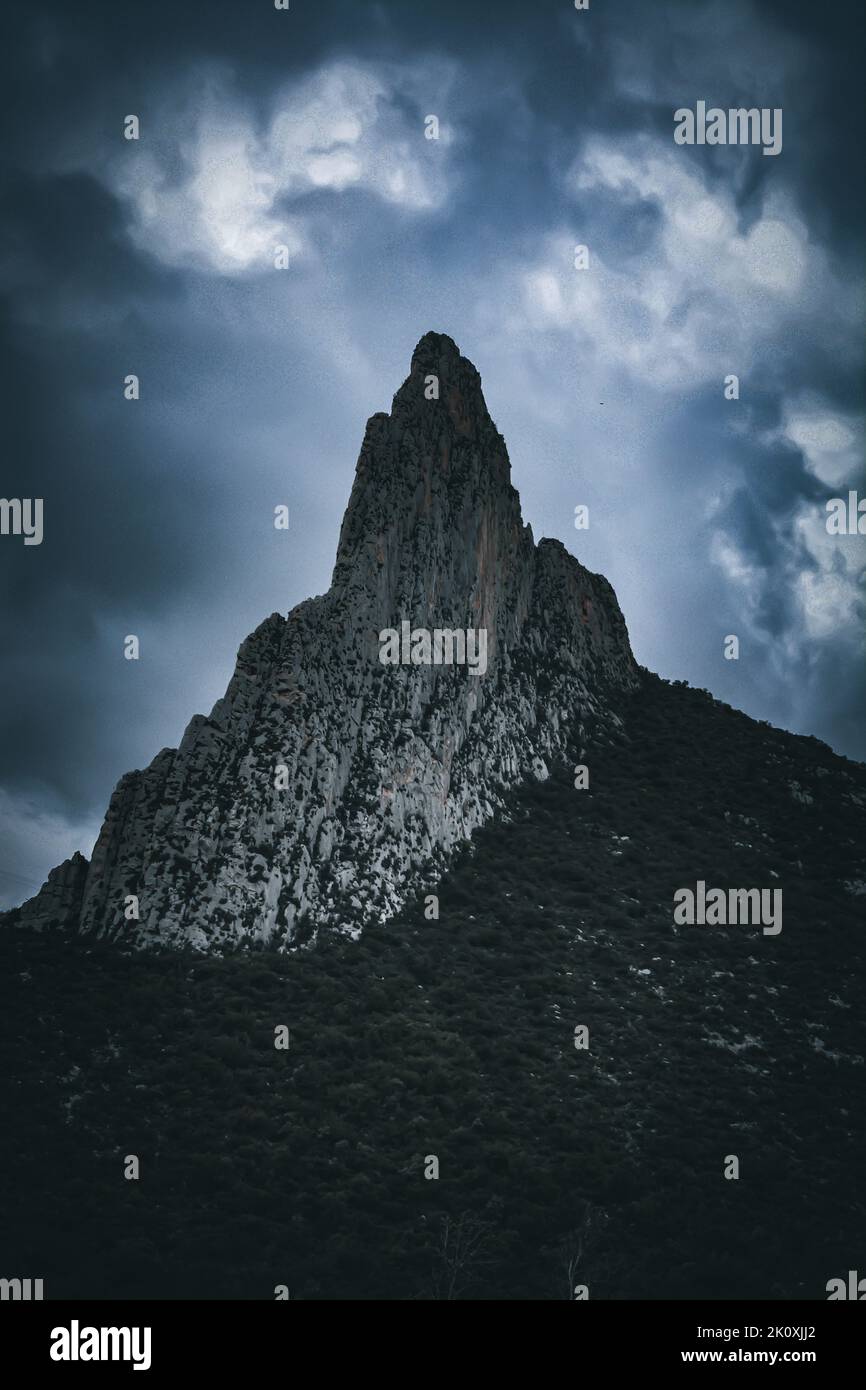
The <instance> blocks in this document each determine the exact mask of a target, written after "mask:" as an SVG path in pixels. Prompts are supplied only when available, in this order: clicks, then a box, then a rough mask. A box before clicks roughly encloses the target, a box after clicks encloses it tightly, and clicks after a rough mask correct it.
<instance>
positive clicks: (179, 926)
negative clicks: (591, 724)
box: [19, 333, 636, 950]
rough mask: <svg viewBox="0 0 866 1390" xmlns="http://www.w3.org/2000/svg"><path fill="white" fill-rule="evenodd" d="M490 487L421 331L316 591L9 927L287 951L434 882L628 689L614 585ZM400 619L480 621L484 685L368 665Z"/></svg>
mask: <svg viewBox="0 0 866 1390" xmlns="http://www.w3.org/2000/svg"><path fill="white" fill-rule="evenodd" d="M431 378H436V382H437V384H438V398H437V397H436V395H435V388H434V386H433V384H432V383H431V380H430V379H431ZM428 397H430V398H428ZM510 474H511V469H510V464H509V461H508V454H507V451H506V448H505V443H504V440H503V439H502V437H501V435H500V434H499V433H498V431H497V429H496V426H495V425H494V423H493V421H492V420H491V418H490V415H489V414H488V411H487V407H486V405H485V403H484V397H483V395H482V391H481V378H480V377H479V375H478V372H477V371H476V370H475V368H474V367H473V366H472V364H471V363H470V362H468V361H467V360H466V359H465V358H464V357H461V355H460V353H459V350H458V349H457V347H456V345H455V344H454V343H453V342H452V340H451V339H450V338H447V337H444V336H442V335H440V334H436V333H428V334H426V336H425V337H424V338H422V339H421V341H420V342H419V344H418V346H417V347H416V349H415V352H414V354H413V356H412V364H411V369H410V373H409V376H408V377H407V379H406V381H405V382H404V383H403V385H402V386H401V387H400V389H399V391H398V392H397V394H396V396H395V397H394V401H393V406H392V410H391V414H390V415H385V414H378V415H374V416H373V417H372V418H371V419H370V420H369V421H368V424H367V429H366V433H365V437H364V442H363V445H362V448H361V454H360V458H359V460H358V466H357V472H356V476H355V482H354V486H353V488H352V494H351V497H350V499H349V505H348V508H347V510H346V515H345V517H344V520H343V525H342V529H341V532H340V540H339V545H338V550H337V560H336V564H335V567H334V574H333V581H332V585H331V588H330V590H329V591H328V593H327V594H325V595H324V596H323V597H320V598H315V599H309V600H307V601H306V602H304V603H301V604H300V605H299V606H298V607H297V608H295V609H294V610H293V611H292V612H291V613H290V614H289V615H288V617H287V618H283V617H282V616H280V615H279V614H273V615H272V616H271V617H270V618H267V619H266V620H265V621H264V622H263V623H262V624H261V625H260V626H259V627H258V628H257V629H256V631H255V632H254V633H253V634H252V635H251V636H250V637H249V638H248V639H247V640H246V641H245V642H244V643H243V645H242V646H241V649H240V651H239V653H238V660H237V666H236V668H235V673H234V675H233V677H232V680H231V682H230V684H229V687H228V690H227V691H226V694H225V696H224V698H223V699H221V700H219V701H218V702H217V704H216V705H215V706H214V708H213V710H212V711H211V714H210V716H209V717H208V718H205V717H204V716H201V715H196V716H195V717H194V718H193V719H192V721H191V723H190V725H189V727H188V728H187V730H186V733H185V734H184V737H183V740H182V742H181V745H180V747H179V748H178V749H177V750H176V751H175V750H170V749H166V750H164V751H163V752H161V753H160V754H159V755H158V756H157V757H156V758H155V759H154V761H153V762H152V763H151V764H150V766H149V767H148V768H146V769H145V770H144V771H143V772H131V773H128V774H127V775H126V776H125V777H123V778H122V779H121V781H120V782H119V784H118V786H117V789H116V790H115V792H114V795H113V796H112V798H111V803H110V805H109V808H108V812H107V815H106V818H105V823H104V825H103V827H102V831H101V834H100V836H99V839H98V841H97V844H96V847H95V849H94V852H93V858H92V861H91V863H90V866H89V868H88V869H87V871H86V877H85V875H84V872H83V870H82V869H81V865H85V866H86V861H84V860H81V859H80V856H78V860H79V861H80V862H79V866H78V867H77V868H76V869H75V872H74V874H73V875H72V878H74V885H73V887H70V889H69V891H65V890H64V891H63V892H59V891H58V881H57V876H58V875H66V874H67V871H68V865H66V866H61V869H58V870H54V871H53V873H52V875H51V877H50V878H49V881H48V883H47V884H46V885H45V887H44V888H43V889H42V890H41V892H40V893H39V894H38V895H37V897H35V898H33V899H31V900H30V902H28V903H25V904H24V906H23V907H22V908H21V909H19V916H20V920H21V921H25V922H26V921H32V922H33V923H34V924H38V925H47V924H48V923H49V921H51V922H55V923H58V924H62V925H72V926H75V925H77V926H78V927H79V929H80V930H81V931H84V932H94V933H96V934H98V935H100V936H109V937H113V936H124V937H127V938H129V939H130V940H132V941H133V942H134V943H135V944H139V945H147V944H151V943H165V944H173V945H184V944H189V945H192V946H194V947H197V948H200V949H217V950H218V949H221V948H223V947H224V946H226V945H229V944H235V943H240V942H246V943H252V942H255V941H274V940H276V941H277V942H278V943H279V944H280V945H283V946H286V947H288V946H290V945H291V944H292V943H293V941H294V942H295V943H297V942H298V941H299V940H302V939H304V938H305V937H306V936H307V935H308V933H309V932H310V931H311V930H315V929H318V928H323V927H331V928H336V929H340V930H343V931H349V932H353V933H355V932H357V931H359V930H361V929H362V928H363V926H364V923H365V922H369V921H373V920H380V919H382V918H385V917H388V916H389V915H391V914H392V913H393V912H394V911H396V910H397V908H398V907H399V906H400V905H401V904H402V903H403V902H404V901H406V899H407V897H408V896H410V895H411V894H413V893H415V892H418V891H420V890H422V889H424V888H427V887H430V888H432V886H433V885H434V884H435V882H436V879H437V877H438V875H439V873H440V872H441V870H442V869H443V868H444V866H445V865H446V864H447V862H448V859H449V856H450V854H451V853H452V851H453V850H454V849H455V847H456V846H457V845H458V844H460V843H461V842H462V841H465V840H466V839H468V838H469V837H470V836H471V835H472V832H473V830H474V829H475V828H476V827H477V826H479V825H481V824H482V823H483V822H485V821H486V820H488V819H489V818H490V817H491V816H493V815H494V814H495V813H496V811H497V810H498V809H500V808H501V807H502V806H503V797H504V794H505V793H506V792H507V790H508V789H509V788H510V787H513V786H514V785H515V784H516V783H518V782H520V781H521V780H523V779H524V778H526V777H527V776H535V777H538V778H544V777H546V776H547V773H548V764H549V762H550V760H551V759H555V758H557V757H562V756H564V755H565V753H566V751H567V750H568V749H569V748H570V746H571V743H572V740H573V738H574V734H575V730H576V729H579V726H580V722H581V720H582V719H583V718H584V717H586V716H589V715H592V716H593V717H595V718H601V719H605V718H615V715H613V713H612V712H611V711H610V709H609V708H608V707H607V701H608V700H609V699H610V695H611V692H612V691H615V690H616V688H617V687H619V688H621V689H625V688H628V687H630V686H632V685H633V684H634V682H635V677H636V667H635V663H634V659H633V657H632V654H631V649H630V646H629V641H628V634H627V632H626V627H625V623H624V621H623V617H622V614H621V613H620V610H619V606H618V604H617V601H616V596H615V595H614V592H613V590H612V588H611V586H610V585H609V584H608V583H607V581H606V580H605V579H602V578H601V577H600V576H598V575H593V574H590V573H589V572H588V571H587V570H585V569H584V568H583V566H582V565H580V564H579V563H578V561H577V560H575V559H574V557H573V556H571V555H570V554H569V553H568V552H567V551H566V549H565V547H564V546H562V545H561V544H560V543H559V542H558V541H541V542H540V544H539V545H538V546H536V545H535V544H534V542H533V538H532V532H531V529H530V528H529V526H524V524H523V520H522V517H521V514H520V499H519V497H518V495H517V492H516V491H515V489H514V488H513V487H512V485H511V478H510ZM404 621H408V622H409V623H411V625H412V627H413V628H421V627H423V628H426V629H428V630H433V629H436V628H446V629H463V630H464V631H465V630H466V629H474V630H476V631H477V630H478V629H482V628H483V629H486V632H487V668H486V672H485V673H484V674H483V675H481V674H472V673H470V671H469V670H468V669H467V667H466V666H465V665H464V666H460V665H453V666H452V665H383V664H382V662H381V660H380V633H381V632H382V630H383V629H387V628H392V629H396V630H398V631H399V629H400V625H401V623H402V622H404ZM68 862H69V864H71V863H73V861H68ZM79 878H81V879H82V882H80V883H79V881H78V879H79ZM63 881H64V883H65V882H66V879H65V877H64V879H63ZM73 888H74V891H73ZM130 895H135V897H137V899H138V904H139V914H140V916H139V919H138V920H135V919H131V920H127V919H126V917H125V915H124V905H125V901H126V900H127V899H128V897H129V896H130Z"/></svg>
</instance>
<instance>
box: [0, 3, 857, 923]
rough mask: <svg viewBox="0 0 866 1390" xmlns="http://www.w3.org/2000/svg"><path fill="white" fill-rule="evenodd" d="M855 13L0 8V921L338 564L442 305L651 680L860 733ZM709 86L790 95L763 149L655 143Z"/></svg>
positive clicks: (741, 99) (738, 99) (815, 726)
mask: <svg viewBox="0 0 866 1390" xmlns="http://www.w3.org/2000/svg"><path fill="white" fill-rule="evenodd" d="M862 8H863V7H862V4H861V3H860V0H856V2H855V0H851V3H850V4H845V3H841V0H827V3H824V4H822V5H815V4H813V3H811V2H810V0H802V3H801V0H760V2H759V3H756V4H750V3H746V0H732V2H731V3H723V0H718V2H717V3H703V0H654V2H653V3H649V0H590V7H589V9H588V10H587V11H583V12H578V11H576V10H575V8H574V5H573V3H571V0H531V2H530V0H525V3H516V0H478V3H467V0H437V3H435V4H428V3H423V0H417V3H415V0H387V2H386V3H379V4H365V3H358V0H291V4H290V8H289V10H288V11H277V10H276V9H275V8H274V6H273V3H272V0H234V3H228V2H227V0H188V3H184V4H182V5H178V4H177V3H176V0H172V3H170V4H168V3H164V2H163V0H149V3H148V4H147V5H123V4H116V3H87V0H83V3H81V4H78V5H75V6H70V5H67V4H56V3H51V0H49V2H48V3H41V4H40V5H38V6H33V5H32V4H27V5H21V6H18V7H16V5H15V4H14V3H13V4H12V5H11V6H10V7H9V8H8V10H7V14H8V15H9V17H10V20H11V22H10V24H9V30H10V32H11V35H12V37H11V40H10V41H9V43H8V44H7V46H6V52H5V56H4V57H3V58H2V59H0V66H2V101H3V105H4V108H5V111H4V114H5V116H6V128H7V132H8V133H7V135H6V138H5V140H4V142H3V145H2V163H3V166H4V168H3V173H4V185H5V189H6V195H7V197H6V205H7V212H6V216H5V218H4V222H5V226H4V232H3V247H2V254H0V282H2V291H0V292H2V334H3V337H4V339H5V343H4V346H5V348H6V349H7V351H6V353H5V354H4V360H5V362H6V366H5V369H4V385H5V387H6V401H5V406H4V417H5V425H6V441H5V444H6V447H5V449H4V459H3V474H2V484H0V490H2V493H3V495H4V496H5V497H7V498H12V497H42V498H44V499H45V503H44V504H45V522H44V540H43V543H42V544H41V545H40V546H24V545H23V540H22V538H21V537H20V536H18V537H16V536H11V535H6V536H0V577H2V586H3V596H4V602H3V607H2V642H3V662H2V711H3V719H2V735H0V758H2V775H0V828H2V843H3V849H2V854H0V869H2V876H0V904H2V905H10V904H12V903H15V902H18V901H20V900H21V899H22V898H24V897H28V896H30V894H31V893H32V892H33V891H35V889H36V888H37V887H38V886H39V884H40V883H41V882H42V880H43V878H44V877H45V875H46V873H47V871H48V869H49V868H50V867H52V866H53V865H54V864H55V863H57V862H59V861H60V860H61V859H63V858H65V857H66V856H67V855H68V854H70V853H71V852H72V851H73V850H75V849H82V850H83V851H84V852H85V853H89V851H90V849H91V847H92V843H93V840H94V838H95V835H96V833H97V831H98V828H99V824H100V822H101V818H102V814H103V812H104V810H105V807H106V804H107V801H108V798H109V795H110V793H111V790H112V787H113V786H114V784H115V782H116V781H117V779H118V777H119V776H120V775H121V774H122V773H123V772H125V771H127V770H128V769H130V768H133V767H141V766H142V765H144V764H146V763H147V762H148V761H149V760H150V759H151V758H152V757H153V755H154V754H155V753H156V752H157V751H158V750H159V749H160V748H162V747H165V746H171V745H175V744H176V743H177V742H178V740H179V739H180V736H181V734H182V732H183V729H184V727H185V725H186V723H187V721H188V719H189V717H190V716H191V715H192V714H193V713H195V712H197V711H207V710H209V709H210V707H211V705H212V704H213V702H214V700H216V699H217V698H218V697H219V696H220V695H221V694H222V693H223V691H224V689H225V686H226V683H227V681H228V679H229V677H230V675H231V671H232V668H233V664H234V656H235V652H236V650H237V647H238V644H239V643H240V641H241V640H242V639H243V638H244V637H245V636H246V634H247V633H248V632H249V631H251V630H252V628H253V627H255V626H256V625H257V623H258V622H259V621H260V620H261V619H262V618H263V617H265V616H266V615H267V614H268V613H271V612H274V611H281V612H287V611H288V610H289V609H290V608H291V607H292V606H293V605H294V604H296V603H297V602H299V601H300V600H301V599H303V598H305V597H307V596H308V595H310V594H314V593H321V592H323V591H324V590H325V589H326V588H327V587H328V584H329V582H330V573H331V566H332V563H333V558H334V552H335V546H336V540H337V534H338V530H339V524H340V520H341V517H342V512H343V508H344V506H345V503H346V500H347V498H348V494H349V489H350V486H351V482H352V477H353V474H354V467H355V461H356V457H357V452H358V448H359V446H360V442H361V438H362V435H363V430H364V424H365V421H366V419H367V417H368V416H369V415H371V414H372V413H374V412H375V411H378V410H383V409H384V410H387V409H388V408H389V406H390V401H391V396H392V395H393V393H394V391H395V390H396V389H397V387H398V386H399V384H400V382H401V381H402V380H403V378H404V377H405V376H406V374H407V371H408V366H409V359H410V356H411V353H412V349H413V347H414V345H415V343H416V342H417V340H418V339H419V338H420V337H421V336H422V334H423V333H425V332H426V331H428V330H430V329H433V330H436V331H438V332H445V333H448V334H450V335H451V336H452V337H453V338H454V339H455V340H456V342H457V343H458V344H459V345H460V347H461V349H462V351H463V352H464V353H465V354H466V355H467V356H468V357H470V358H471V359H472V360H473V361H474V362H475V364H476V365H477V367H478V368H479V370H480V372H481V374H482V377H483V381H484V389H485V394H486V398H487V403H488V406H489V408H490V411H491V413H492V415H493V418H494V419H495V420H496V422H497V425H498V426H499V428H500V430H501V431H502V432H503V434H504V435H505V438H506V440H507V443H508V446H509V452H510V456H511V462H512V471H513V478H514V482H515V485H516V486H517V488H518V489H519V491H520V494H521V497H522V502H523V510H524V516H525V518H526V520H528V521H529V522H531V524H532V527H533V531H534V533H535V536H536V538H538V537H540V536H542V535H547V536H557V537H559V538H560V539H561V540H562V541H564V542H565V544H566V545H567V546H569V548H570V549H571V550H572V551H573V552H574V553H575V554H576V555H578V557H579V558H580V559H581V560H582V561H583V562H584V563H585V564H586V565H587V566H589V568H590V569H593V570H600V571H601V572H603V573H604V574H606V575H607V576H608V578H609V579H610V580H611V582H612V583H613V585H614V587H615V589H616V591H617V594H618V597H619V600H620V603H621V605H622V608H623V611H624V613H625V616H626V620H627V622H628V626H629V631H630V634H631V639H632V644H633V647H634V649H635V652H636V655H637V657H638V659H639V660H640V661H641V662H643V663H644V664H645V665H647V666H649V667H650V668H651V669H654V670H657V671H659V672H660V673H661V674H662V675H665V676H667V677H669V678H683V679H687V680H689V681H690V682H691V683H692V684H693V685H701V686H706V687H708V688H709V689H710V690H712V691H713V693H714V694H716V695H718V696H719V697H720V698H722V699H724V700H726V701H728V702H730V703H731V704H733V705H736V706H738V707H740V708H742V709H744V710H746V711H748V713H750V714H752V715H753V716H755V717H756V718H761V719H768V720H770V721H771V722H772V723H774V724H778V725H781V726H783V727H785V728H788V729H792V730H794V731H796V732H799V733H811V734H815V735H817V736H818V737H819V738H821V739H824V740H825V741H827V742H828V743H830V744H831V745H832V746H833V747H834V748H835V749H837V750H838V751H840V752H842V753H845V754H847V755H848V756H850V757H856V758H861V759H862V758H864V757H866V734H864V726H863V719H862V710H863V707H864V694H866V691H864V661H863V642H864V637H863V633H864V624H863V611H864V595H863V565H864V547H866V539H864V538H862V537H861V538H857V537H856V536H841V537H837V536H829V535H828V534H827V531H826V527H825V517H826V512H825V504H826V501H827V500H828V499H829V498H831V497H834V496H840V495H841V496H847V492H848V489H849V488H857V489H859V492H860V495H861V496H863V495H864V478H863V463H862V460H863V452H862V448H863V426H864V390H863V385H864V377H863V371H864V363H863V333H862V323H863V307H864V304H863V300H864V295H863V258H862V233H863V225H864V219H863V196H864V181H863V157H862V150H863V141H864V113H863V101H862V90H861V89H862V72H863V60H864V51H863V34H862V23H863V21H862V19H861V18H860V17H859V16H860V15H861V14H862ZM699 100H700V101H706V102H707V104H708V105H709V106H719V107H723V108H728V107H736V106H746V107H751V106H756V107H768V108H777V107H778V108H781V109H782V111H783V148H782V151H781V153H780V154H778V155H777V156H765V155H763V153H762V150H761V148H760V147H753V146H706V145H704V146H698V145H695V146H684V145H678V144H676V143H675V142H674V139H673V131H674V119H673V113H674V110H675V109H677V108H679V107H682V106H691V107H694V106H695V104H696V102H698V101H699ZM130 114H134V115H137V116H138V118H139V121H140V138H139V140H138V141H129V140H125V139H124V136H123V131H124V118H125V117H126V116H128V115H130ZM431 115H435V116H436V117H437V119H438V122H439V139H438V140H431V139H427V138H425V129H429V122H427V121H426V118H427V117H429V116H431ZM577 244H583V245H586V246H587V247H588V248H589V257H590V264H589V268H588V269H587V270H585V271H577V270H576V269H575V266H574V247H575V245H577ZM276 245H282V246H285V247H287V248H288V257H289V265H288V268H287V269H277V268H275V266H274V247H275V246H276ZM129 373H135V374H137V375H138V376H139V378H140V383H141V387H140V390H141V396H140V399H139V400H138V401H135V402H131V401H126V400H125V399H124V395H123V382H124V378H125V377H126V376H127V374H129ZM732 373H733V374H736V375H737V376H738V377H739V379H740V399H739V400H738V401H728V400H726V399H725V397H724V381H725V377H726V376H728V375H729V374H732ZM281 503H285V504H287V505H288V506H289V507H290V510H291V527H290V529H289V531H288V532H282V531H275V530H274V527H273V509H274V507H275V506H277V505H279V504H281ZM578 503H585V504H587V505H588V506H589V508H590V528H589V530H588V531H579V532H578V531H575V530H574V527H573V515H574V508H575V506H576V505H577V504H578ZM128 633H135V634H137V635H138V636H139V638H140V641H141V659H140V660H139V661H137V662H134V661H126V660H124V658H123V639H124V637H125V636H126V634H128ZM729 633H734V634H737V635H738V637H739V639H740V659H739V661H738V662H734V661H726V660H724V658H723V644H724V638H725V636H726V635H727V634H729Z"/></svg>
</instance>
